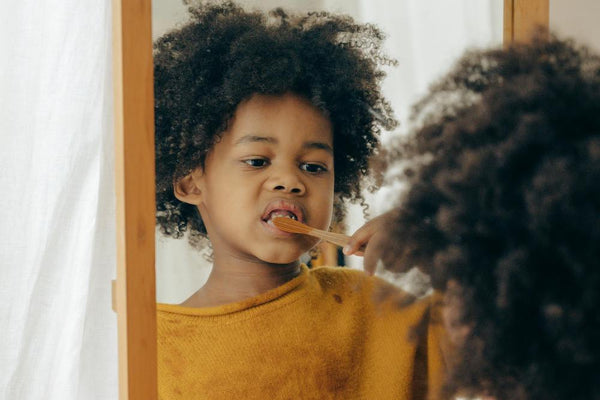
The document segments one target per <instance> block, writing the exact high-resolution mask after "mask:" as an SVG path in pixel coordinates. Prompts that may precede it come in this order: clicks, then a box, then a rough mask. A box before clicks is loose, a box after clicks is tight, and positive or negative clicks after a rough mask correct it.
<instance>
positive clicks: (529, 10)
mask: <svg viewBox="0 0 600 400" xmlns="http://www.w3.org/2000/svg"><path fill="white" fill-rule="evenodd" d="M112 6H113V85H114V121H115V125H114V129H115V181H116V196H117V279H116V281H114V282H113V308H114V309H115V311H116V312H117V322H118V344H119V348H118V352H119V399H120V400H156V399H157V370H156V362H157V357H156V285H155V269H154V268H155V265H154V259H155V255H154V251H155V249H154V239H155V238H154V236H155V235H154V233H155V219H154V218H155V217H154V212H155V201H154V196H155V192H154V93H153V86H154V85H153V63H152V18H151V17H152V16H151V10H152V3H151V0H113V3H112ZM548 24H549V0H505V1H504V43H505V44H509V43H512V42H513V41H527V40H529V39H530V37H531V35H532V33H533V32H535V28H536V27H537V26H542V27H545V28H546V29H547V28H548Z"/></svg>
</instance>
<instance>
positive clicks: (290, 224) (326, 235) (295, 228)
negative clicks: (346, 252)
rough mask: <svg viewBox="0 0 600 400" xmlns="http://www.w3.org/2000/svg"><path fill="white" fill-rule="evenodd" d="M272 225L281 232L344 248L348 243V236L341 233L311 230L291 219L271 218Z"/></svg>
mask: <svg viewBox="0 0 600 400" xmlns="http://www.w3.org/2000/svg"><path fill="white" fill-rule="evenodd" d="M273 223H274V224H275V226H276V227H278V228H279V229H281V230H282V231H285V232H290V233H300V234H303V235H309V236H313V237H316V238H319V239H323V240H325V241H327V242H329V243H333V244H336V245H338V246H341V247H344V246H345V245H347V244H348V243H349V242H350V236H347V235H344V234H342V233H333V232H327V231H323V230H321V229H317V228H312V227H310V226H308V225H306V224H303V223H302V222H299V221H296V220H295V219H291V218H285V217H275V218H273Z"/></svg>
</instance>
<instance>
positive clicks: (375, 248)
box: [363, 232, 385, 275]
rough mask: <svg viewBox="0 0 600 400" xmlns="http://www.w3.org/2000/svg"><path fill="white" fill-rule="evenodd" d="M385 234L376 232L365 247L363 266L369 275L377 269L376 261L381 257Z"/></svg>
mask: <svg viewBox="0 0 600 400" xmlns="http://www.w3.org/2000/svg"><path fill="white" fill-rule="evenodd" d="M384 239H385V235H384V234H383V233H382V232H377V233H376V234H375V235H373V237H372V238H371V240H370V241H369V245H368V246H367V247H366V249H365V254H364V259H363V268H364V270H365V272H366V273H367V274H369V275H373V274H374V273H375V270H376V269H377V263H378V262H379V260H380V259H381V256H382V255H383V250H384Z"/></svg>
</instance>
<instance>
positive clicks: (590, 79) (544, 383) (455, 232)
mask: <svg viewBox="0 0 600 400" xmlns="http://www.w3.org/2000/svg"><path fill="white" fill-rule="evenodd" d="M415 118H416V119H415V123H417V124H420V125H419V129H418V130H416V133H414V134H412V135H410V136H409V137H407V138H406V139H404V140H402V141H401V143H398V144H397V146H396V147H395V150H394V151H392V154H391V160H402V162H403V163H404V164H403V165H405V166H406V167H405V168H404V172H403V174H402V175H401V176H397V177H396V178H397V179H401V180H403V181H405V182H407V183H408V185H409V189H408V190H407V192H405V195H404V196H403V198H402V201H401V204H400V206H399V207H398V208H397V209H396V210H395V216H394V218H393V220H392V221H390V223H389V224H388V229H389V232H390V233H391V235H390V240H389V241H388V242H387V244H386V246H385V249H386V252H385V256H384V263H385V265H386V267H387V268H390V269H393V270H406V269H407V268H410V267H412V266H414V265H418V266H420V267H421V268H424V269H425V270H427V271H428V272H429V273H430V274H431V275H432V281H433V284H434V286H435V287H436V288H438V289H443V290H445V291H446V312H445V319H446V324H447V326H448V328H449V330H450V333H451V338H452V339H453V340H454V342H455V343H456V344H457V345H458V348H459V352H458V358H457V360H456V361H457V364H456V368H455V370H454V372H453V374H452V376H451V379H450V382H449V390H450V392H451V393H455V394H456V393H458V394H463V395H471V396H480V395H484V396H492V397H494V398H497V399H592V398H599V397H600V379H599V375H598V373H599V371H600V365H599V363H600V346H599V345H598V339H599V338H600V318H598V306H599V305H600V290H598V289H599V288H600V268H598V260H599V259H600V246H599V243H600V186H599V184H598V183H599V182H600V59H599V58H598V57H597V56H596V55H592V54H589V52H588V51H587V50H585V49H582V48H578V47H577V46H576V45H574V44H573V43H571V42H566V41H561V40H557V39H551V40H549V41H544V40H538V41H536V42H535V43H534V44H533V45H520V46H516V47H512V48H510V49H508V50H494V51H483V52H472V53H470V54H467V55H466V56H465V57H464V58H463V59H461V60H460V62H459V63H458V64H457V66H456V67H455V68H454V69H453V70H452V71H451V72H450V73H449V74H448V75H447V76H446V77H445V78H444V79H442V80H441V81H440V82H439V83H438V84H437V85H435V86H434V87H433V88H432V90H431V92H430V93H429V94H428V95H427V96H426V97H425V98H424V100H423V101H421V102H420V103H418V104H417V106H416V114H415ZM392 162H393V161H392Z"/></svg>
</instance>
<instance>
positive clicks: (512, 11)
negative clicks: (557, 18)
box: [503, 0, 550, 46]
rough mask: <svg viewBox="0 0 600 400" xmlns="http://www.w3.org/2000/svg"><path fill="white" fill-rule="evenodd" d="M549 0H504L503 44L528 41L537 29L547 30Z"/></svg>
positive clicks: (548, 23)
mask: <svg viewBox="0 0 600 400" xmlns="http://www.w3.org/2000/svg"><path fill="white" fill-rule="evenodd" d="M549 25H550V1H549V0H504V23H503V26H504V29H503V32H504V35H503V36H504V38H503V40H504V45H505V46H508V45H510V44H511V43H514V42H528V41H530V40H531V39H532V38H533V37H534V36H535V34H536V33H537V32H538V29H540V28H541V29H542V31H545V32H548V31H549Z"/></svg>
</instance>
